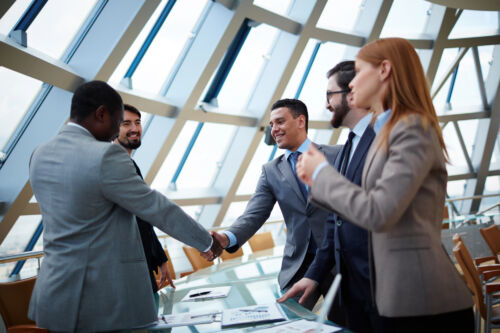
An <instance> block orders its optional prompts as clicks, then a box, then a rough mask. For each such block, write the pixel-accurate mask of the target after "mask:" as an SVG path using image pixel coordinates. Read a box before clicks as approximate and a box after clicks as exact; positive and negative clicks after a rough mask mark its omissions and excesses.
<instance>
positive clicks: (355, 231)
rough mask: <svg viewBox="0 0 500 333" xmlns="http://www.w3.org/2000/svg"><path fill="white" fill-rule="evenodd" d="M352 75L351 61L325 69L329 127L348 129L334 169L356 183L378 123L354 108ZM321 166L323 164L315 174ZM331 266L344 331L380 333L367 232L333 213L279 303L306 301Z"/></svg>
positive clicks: (359, 179)
mask: <svg viewBox="0 0 500 333" xmlns="http://www.w3.org/2000/svg"><path fill="white" fill-rule="evenodd" d="M354 76H355V72H354V61H344V62H341V63H339V64H338V65H337V66H335V67H333V68H332V69H330V70H329V71H328V73H327V77H328V86H327V91H326V100H327V101H326V107H327V109H328V110H330V112H332V114H333V115H332V119H331V121H330V123H331V124H332V126H333V127H334V128H338V127H340V126H345V127H348V128H349V130H350V131H349V137H348V139H347V141H346V143H345V145H344V148H343V149H342V152H341V153H340V154H338V155H337V158H336V160H335V164H334V166H335V167H336V168H337V170H339V171H340V172H341V173H342V174H343V175H344V176H345V177H347V179H349V180H350V181H351V182H353V183H355V184H358V185H360V184H361V175H362V173H363V166H364V163H365V158H366V154H367V152H368V149H369V148H370V145H371V144H372V141H373V139H374V138H375V135H376V134H375V133H376V132H378V130H379V129H380V123H379V122H378V121H377V122H376V123H375V124H374V126H373V127H372V126H371V119H372V114H371V113H370V112H369V111H368V110H365V109H359V108H356V107H354V106H353V104H352V93H351V91H350V89H349V82H351V80H352V79H353V78H354ZM320 168H321V165H320V166H319V167H318V168H317V170H316V173H315V174H317V172H319V170H320ZM314 176H315V175H313V177H314ZM334 266H335V267H336V270H337V272H338V273H341V274H342V282H341V287H340V293H339V294H340V301H341V307H342V308H344V310H345V313H346V320H347V327H348V328H349V329H350V330H352V331H354V332H382V327H381V325H380V320H379V316H378V312H377V309H376V307H375V303H374V302H373V301H372V297H373V295H372V294H371V289H370V263H369V260H368V232H367V231H366V230H364V229H361V228H359V227H357V226H356V225H354V224H352V223H350V222H349V221H346V220H344V219H343V218H342V217H340V216H338V215H336V214H334V213H330V215H329V216H328V219H327V222H326V224H325V238H324V240H323V244H322V246H321V248H320V249H319V250H318V252H317V253H316V257H315V259H314V261H313V262H312V263H311V265H310V266H309V269H308V270H307V272H306V273H305V274H304V278H303V279H301V280H300V281H298V282H297V283H295V285H294V286H293V287H292V288H291V289H290V290H289V291H288V292H287V293H286V294H285V295H284V296H283V297H281V298H280V299H279V300H278V301H280V302H283V301H285V300H287V299H288V298H290V297H294V296H295V295H297V294H299V293H302V292H303V296H302V298H301V299H300V300H299V302H300V303H303V302H305V301H306V298H307V297H308V295H310V294H311V293H312V292H313V291H314V290H315V289H316V288H317V286H318V284H321V282H322V280H323V279H324V277H325V276H327V273H328V272H329V271H330V270H331V269H332V268H334Z"/></svg>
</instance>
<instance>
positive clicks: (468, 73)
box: [431, 48, 482, 115]
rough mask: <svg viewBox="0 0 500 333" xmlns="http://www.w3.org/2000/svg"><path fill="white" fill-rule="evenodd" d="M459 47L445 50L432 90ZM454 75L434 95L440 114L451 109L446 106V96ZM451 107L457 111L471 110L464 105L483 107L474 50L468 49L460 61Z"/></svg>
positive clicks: (438, 82) (437, 110)
mask: <svg viewBox="0 0 500 333" xmlns="http://www.w3.org/2000/svg"><path fill="white" fill-rule="evenodd" d="M458 53H459V49H456V48H455V49H445V50H444V51H443V56H442V58H441V62H440V64H439V68H438V71H437V73H436V79H435V80H434V83H433V87H432V90H431V91H432V92H434V90H435V89H436V88H437V86H438V85H439V84H440V82H441V80H442V78H443V77H444V75H445V74H446V72H447V71H448V69H449V68H450V66H451V64H452V63H453V62H454V61H455V59H456V57H457V55H458ZM452 76H453V74H452V75H450V77H448V79H447V80H446V83H445V84H444V85H443V87H442V88H441V90H440V91H439V93H438V94H437V95H436V97H434V99H433V102H434V107H435V108H436V112H437V114H438V115H441V114H446V112H447V111H449V109H448V106H446V98H447V96H448V91H449V89H450V84H451V79H452ZM450 102H451V105H450V106H451V109H452V110H456V111H470V110H469V109H466V108H464V107H467V106H476V107H478V106H479V107H482V106H481V105H482V102H481V95H480V92H479V82H478V80H477V74H476V67H475V64H474V59H473V57H472V50H469V51H467V53H466V54H465V56H464V57H463V58H462V60H461V61H460V64H459V65H458V73H457V77H456V80H455V85H454V88H453V93H452V95H451V101H450Z"/></svg>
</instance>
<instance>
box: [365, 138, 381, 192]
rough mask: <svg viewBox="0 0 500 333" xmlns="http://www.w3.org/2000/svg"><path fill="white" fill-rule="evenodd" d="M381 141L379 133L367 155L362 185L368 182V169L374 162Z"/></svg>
mask: <svg viewBox="0 0 500 333" xmlns="http://www.w3.org/2000/svg"><path fill="white" fill-rule="evenodd" d="M379 141H380V136H378V135H377V136H376V137H375V139H374V140H373V143H372V145H371V146H370V149H369V150H368V153H367V155H366V161H365V166H364V168H363V176H362V180H361V184H362V185H363V184H366V175H367V174H368V170H369V169H370V167H371V165H372V163H373V158H374V157H375V153H376V152H377V147H378V143H379ZM363 186H364V185H363Z"/></svg>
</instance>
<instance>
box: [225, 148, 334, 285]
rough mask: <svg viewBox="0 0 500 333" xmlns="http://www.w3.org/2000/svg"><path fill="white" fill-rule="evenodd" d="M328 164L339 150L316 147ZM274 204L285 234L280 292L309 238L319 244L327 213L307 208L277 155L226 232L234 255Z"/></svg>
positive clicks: (300, 260) (297, 266) (286, 164)
mask: <svg viewBox="0 0 500 333" xmlns="http://www.w3.org/2000/svg"><path fill="white" fill-rule="evenodd" d="M317 147H318V149H319V150H320V151H322V152H323V153H324V154H325V155H326V157H327V159H328V161H329V163H331V164H333V163H334V161H335V158H336V156H337V154H338V153H339V151H340V149H341V146H325V145H317ZM276 201H277V202H278V204H279V206H280V209H281V212H282V213H283V217H284V220H285V224H286V228H287V233H286V244H285V249H284V253H283V261H282V264H281V270H280V273H279V276H278V282H279V285H280V288H281V289H285V288H286V287H287V285H288V284H289V282H290V281H291V280H292V278H294V276H295V275H296V273H297V271H298V270H299V269H300V268H301V266H302V263H303V262H304V258H305V257H306V253H307V249H308V246H309V243H310V237H311V235H312V236H313V237H314V239H315V242H316V244H321V243H322V240H323V231H324V224H325V221H326V218H327V216H328V212H327V211H325V210H323V209H319V208H317V207H316V206H314V205H311V204H310V203H309V201H308V200H306V199H305V198H304V196H303V195H302V193H301V191H300V188H299V185H298V183H297V179H296V177H295V175H294V173H293V170H292V167H291V165H290V163H289V162H288V161H287V160H286V158H285V155H281V156H279V157H277V158H275V159H274V160H272V161H270V162H268V163H266V164H264V165H263V166H262V173H261V175H260V179H259V182H258V184H257V188H256V190H255V193H254V194H253V195H252V198H251V199H250V201H249V202H248V205H247V207H246V209H245V212H244V213H243V215H241V216H240V217H238V219H237V220H236V222H235V223H233V225H232V226H231V227H230V228H229V231H230V232H232V233H233V234H234V235H235V236H236V239H237V241H238V244H237V245H236V246H233V247H230V248H227V251H228V252H234V251H236V250H237V249H238V248H239V247H240V246H241V245H243V244H244V243H245V242H246V241H247V240H248V239H249V238H250V237H252V236H253V235H254V234H255V233H256V232H257V231H258V230H259V228H260V227H261V226H262V225H263V224H264V222H266V220H267V218H268V217H269V215H270V214H271V211H272V210H273V207H274V204H275V203H276Z"/></svg>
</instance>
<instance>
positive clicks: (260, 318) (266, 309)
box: [222, 303, 286, 327]
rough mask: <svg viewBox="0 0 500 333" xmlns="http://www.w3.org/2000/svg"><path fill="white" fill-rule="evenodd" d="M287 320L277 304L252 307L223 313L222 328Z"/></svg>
mask: <svg viewBox="0 0 500 333" xmlns="http://www.w3.org/2000/svg"><path fill="white" fill-rule="evenodd" d="M281 320H286V317H285V314H284V313H283V311H282V310H281V308H280V306H279V305H278V304H276V303H271V304H264V305H252V306H245V307H242V308H235V309H227V310H224V311H222V327H229V326H235V325H244V324H250V323H270V322H274V321H281Z"/></svg>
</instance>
